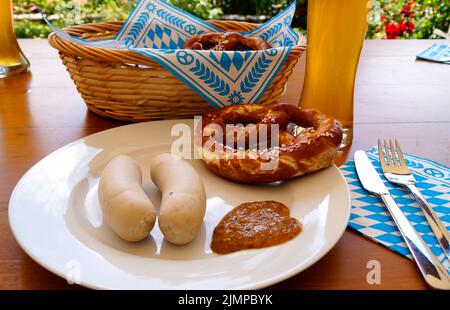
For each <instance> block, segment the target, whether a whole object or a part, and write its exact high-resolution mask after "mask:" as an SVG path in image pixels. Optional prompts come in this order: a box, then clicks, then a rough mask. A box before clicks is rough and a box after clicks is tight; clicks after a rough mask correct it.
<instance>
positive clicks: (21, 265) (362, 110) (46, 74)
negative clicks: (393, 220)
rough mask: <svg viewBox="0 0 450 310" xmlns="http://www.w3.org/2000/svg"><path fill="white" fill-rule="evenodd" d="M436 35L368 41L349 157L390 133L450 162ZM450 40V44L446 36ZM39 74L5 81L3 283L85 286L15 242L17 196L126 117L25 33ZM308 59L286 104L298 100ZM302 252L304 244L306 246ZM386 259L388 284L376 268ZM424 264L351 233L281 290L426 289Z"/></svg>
mask: <svg viewBox="0 0 450 310" xmlns="http://www.w3.org/2000/svg"><path fill="white" fill-rule="evenodd" d="M432 42H433V41H430V40H417V41H407V40H398V41H391V40H387V41H366V42H365V45H364V48H363V53H362V57H361V61H360V66H359V69H358V76H357V81H356V91H355V137H354V142H353V146H352V149H351V150H350V152H349V157H351V156H352V154H353V152H354V151H355V150H357V149H368V148H370V147H372V146H373V145H375V143H376V140H377V139H378V138H380V137H393V138H397V139H399V141H400V142H401V145H402V148H403V150H404V151H405V152H406V153H410V154H414V155H418V156H422V157H427V158H430V159H432V160H435V161H437V162H440V163H442V164H444V165H447V166H448V165H450V108H449V106H450V93H449V91H448V86H449V85H450V66H448V65H443V64H437V63H430V62H425V61H416V60H415V55H416V54H417V53H419V52H420V51H422V50H424V49H425V48H427V47H429V46H430V45H431V44H432ZM446 43H447V44H449V43H450V42H449V41H446ZM20 45H21V46H22V49H23V50H24V52H25V54H26V55H27V56H28V57H29V59H30V61H31V72H30V73H28V74H26V75H23V76H20V77H15V78H8V79H0V176H1V177H2V181H1V182H0V245H1V246H0V289H80V287H79V286H76V285H68V284H67V282H66V281H65V280H64V279H62V278H59V277H58V276H56V275H53V274H52V273H50V272H49V271H47V270H46V269H44V268H42V267H41V266H39V265H38V264H36V263H35V262H34V261H33V260H32V259H31V258H30V257H29V256H28V255H27V254H25V252H24V251H23V250H22V249H21V248H20V246H19V245H18V244H17V242H16V241H15V239H14V237H13V235H12V233H11V229H10V227H9V224H8V211H7V209H8V201H9V197H10V195H11V192H12V190H13V188H14V186H15V184H16V183H17V181H18V180H19V179H20V177H21V176H22V175H23V174H24V173H25V172H26V171H27V170H28V169H29V168H31V167H32V166H33V165H34V164H35V163H36V162H37V161H39V160H40V159H41V158H42V157H44V156H46V155H47V154H49V153H51V152H52V151H54V150H56V149H58V148H59V147H61V146H63V145H65V144H67V143H69V142H71V141H73V140H76V139H79V138H81V137H84V136H86V135H89V134H92V133H96V132H99V131H102V130H105V129H108V128H112V127H116V126H121V125H124V124H125V123H122V122H118V121H112V120H108V119H104V118H101V117H98V116H96V115H94V114H92V113H90V112H88V111H87V110H86V108H85V106H84V103H83V101H82V99H81V98H80V96H79V95H78V93H77V91H76V89H75V87H74V85H73V83H72V81H71V80H70V78H69V76H68V73H67V72H66V71H65V69H64V67H63V65H62V64H61V63H60V61H59V59H58V57H57V53H56V51H55V50H53V49H52V48H51V47H49V46H48V44H47V41H46V40H39V39H36V40H21V41H20ZM303 71H304V59H302V60H301V62H300V64H299V65H297V67H296V70H295V73H294V75H293V76H292V77H291V79H290V81H289V84H288V88H287V92H286V93H285V95H284V97H283V101H285V102H292V103H296V102H298V98H299V95H300V92H301V85H302V82H303V78H302V76H303ZM299 250H300V251H301V249H299ZM370 260H378V261H379V262H380V263H381V284H380V285H369V284H368V283H367V281H366V276H367V273H368V272H369V270H368V269H367V267H366V265H367V262H368V261H370ZM425 288H426V287H425V284H424V282H423V281H422V279H421V277H420V274H419V272H418V271H417V269H416V267H415V265H414V263H413V262H412V261H410V260H408V259H406V258H404V257H402V256H400V255H398V254H396V253H394V252H391V251H390V250H388V249H386V248H384V247H382V246H380V245H378V244H375V243H374V242H372V241H369V240H368V239H366V238H364V237H362V236H360V235H358V234H357V233H354V232H352V231H350V230H347V231H346V232H345V234H344V236H343V238H342V239H341V240H340V241H339V243H338V244H337V245H336V247H334V248H333V249H332V250H331V251H330V252H329V253H328V254H327V255H326V256H325V257H324V258H323V259H321V260H320V261H319V262H318V263H316V264H315V265H313V266H312V267H311V268H309V269H308V270H306V271H304V272H303V273H301V274H299V275H297V276H294V277H292V278H290V279H288V280H286V281H284V282H281V283H279V284H277V285H275V286H273V287H271V289H425Z"/></svg>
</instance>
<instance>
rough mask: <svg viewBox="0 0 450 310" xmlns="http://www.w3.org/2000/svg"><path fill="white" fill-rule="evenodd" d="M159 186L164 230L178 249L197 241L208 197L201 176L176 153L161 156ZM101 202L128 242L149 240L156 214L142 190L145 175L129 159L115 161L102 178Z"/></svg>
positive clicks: (156, 166)
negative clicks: (175, 154)
mask: <svg viewBox="0 0 450 310" xmlns="http://www.w3.org/2000/svg"><path fill="white" fill-rule="evenodd" d="M150 175H151V178H152V181H153V183H154V184H155V185H156V186H157V187H158V188H159V190H160V191H161V194H162V200H161V207H160V210H159V216H158V225H159V228H160V229H161V232H162V233H163V235H164V237H165V238H166V239H167V240H168V241H169V242H171V243H174V244H186V243H189V242H191V241H192V240H193V239H194V238H195V237H196V235H197V233H198V232H199V230H200V227H201V225H202V223H203V217H204V215H205V209H206V193H205V187H204V185H203V182H202V180H201V179H200V176H199V175H198V174H197V172H196V171H195V170H194V169H193V168H192V167H191V165H189V164H188V163H187V162H186V161H184V160H182V159H179V158H177V157H175V156H173V155H171V154H160V155H158V156H156V157H155V158H154V159H153V160H152V162H151V166H150ZM99 200H100V206H101V209H102V212H103V216H104V219H105V221H106V223H107V224H108V226H109V227H110V228H111V229H112V230H113V231H114V232H115V233H116V234H117V235H118V236H119V237H121V238H122V239H124V240H127V241H140V240H143V239H145V238H147V237H148V235H149V234H150V231H151V230H152V228H153V226H154V224H155V221H156V210H155V207H154V206H153V204H152V202H151V201H150V199H149V198H148V196H147V195H146V194H145V192H144V190H143V188H142V173H141V169H140V167H139V166H138V165H137V163H136V162H135V161H134V159H132V158H131V157H129V156H125V155H120V156H117V157H115V158H114V159H112V160H111V161H110V162H109V163H108V164H107V165H106V167H105V168H104V169H103V172H102V173H101V176H100V182H99Z"/></svg>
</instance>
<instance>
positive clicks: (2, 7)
mask: <svg viewBox="0 0 450 310" xmlns="http://www.w3.org/2000/svg"><path fill="white" fill-rule="evenodd" d="M12 10H13V8H12V0H0V78H4V77H10V76H14V75H18V74H21V73H23V72H27V71H28V69H29V67H30V63H29V62H28V59H26V57H25V55H24V54H23V53H22V51H21V50H20V47H19V44H18V43H17V39H16V35H15V33H14V24H13V15H12V12H13V11H12Z"/></svg>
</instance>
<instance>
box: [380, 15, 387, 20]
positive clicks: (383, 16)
mask: <svg viewBox="0 0 450 310" xmlns="http://www.w3.org/2000/svg"><path fill="white" fill-rule="evenodd" d="M380 18H381V21H383V22H384V21H385V20H386V15H384V14H383V15H381V17H380Z"/></svg>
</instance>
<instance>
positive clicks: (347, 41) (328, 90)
mask: <svg viewBox="0 0 450 310" xmlns="http://www.w3.org/2000/svg"><path fill="white" fill-rule="evenodd" d="M370 7H371V1H368V0H345V1H342V0H309V2H308V21H307V23H308V34H307V39H308V47H307V53H306V75H305V83H304V86H303V92H302V95H301V99H300V106H301V107H303V108H315V109H318V110H320V111H322V112H323V113H325V114H328V115H330V116H333V117H335V118H336V119H337V120H338V121H339V122H340V123H341V125H342V127H343V130H344V140H343V143H342V145H341V149H345V148H346V147H347V146H350V145H351V142H352V138H353V91H354V84H355V75H356V69H357V67H358V61H359V56H360V53H361V48H362V45H363V42H364V37H365V33H366V28H367V18H368V13H369V8H370Z"/></svg>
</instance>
